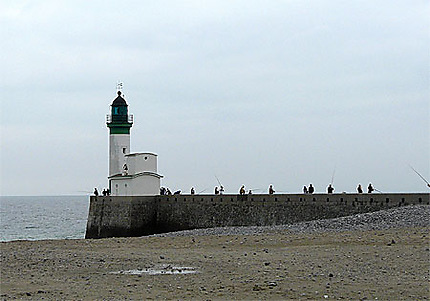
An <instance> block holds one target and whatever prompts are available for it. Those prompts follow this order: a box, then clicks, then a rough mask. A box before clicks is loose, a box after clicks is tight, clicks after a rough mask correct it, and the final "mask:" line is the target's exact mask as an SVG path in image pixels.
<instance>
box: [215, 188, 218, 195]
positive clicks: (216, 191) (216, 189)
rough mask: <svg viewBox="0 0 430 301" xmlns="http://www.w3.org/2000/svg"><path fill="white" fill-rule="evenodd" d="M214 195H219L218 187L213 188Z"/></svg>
mask: <svg viewBox="0 0 430 301" xmlns="http://www.w3.org/2000/svg"><path fill="white" fill-rule="evenodd" d="M215 194H219V190H218V186H215Z"/></svg>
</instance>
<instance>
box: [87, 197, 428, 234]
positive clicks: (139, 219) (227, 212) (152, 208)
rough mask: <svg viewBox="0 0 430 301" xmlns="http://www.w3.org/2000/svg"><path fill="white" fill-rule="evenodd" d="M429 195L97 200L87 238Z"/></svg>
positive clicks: (383, 204) (318, 214) (260, 221)
mask: <svg viewBox="0 0 430 301" xmlns="http://www.w3.org/2000/svg"><path fill="white" fill-rule="evenodd" d="M429 199H430V194H428V193H392V194H385V193H384V194H346V193H342V194H306V195H304V194H273V195H268V194H255V195H228V194H227V195H170V196H161V195H158V196H108V197H102V196H98V197H95V196H92V197H91V198H90V209H89V213H88V221H87V230H86V235H85V237H86V238H104V237H121V236H122V237H126V236H143V235H149V234H155V233H163V232H170V231H179V230H189V229H197V228H211V227H225V226H270V225H280V224H291V223H296V222H301V221H309V220H315V219H327V218H334V217H340V216H347V215H352V214H356V213H365V212H372V211H378V210H382V209H389V208H393V207H400V206H408V205H415V204H427V205H428V204H429Z"/></svg>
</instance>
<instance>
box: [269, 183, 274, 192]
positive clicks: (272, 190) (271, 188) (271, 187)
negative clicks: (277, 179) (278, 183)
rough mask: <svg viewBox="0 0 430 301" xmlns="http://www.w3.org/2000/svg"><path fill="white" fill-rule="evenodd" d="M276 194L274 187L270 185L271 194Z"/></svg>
mask: <svg viewBox="0 0 430 301" xmlns="http://www.w3.org/2000/svg"><path fill="white" fill-rule="evenodd" d="M274 193H275V190H274V189H273V185H272V184H270V186H269V194H274Z"/></svg>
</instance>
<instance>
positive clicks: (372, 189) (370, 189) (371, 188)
mask: <svg viewBox="0 0 430 301" xmlns="http://www.w3.org/2000/svg"><path fill="white" fill-rule="evenodd" d="M374 190H375V189H374V188H373V186H372V183H369V186H367V193H372V192H373V191H374Z"/></svg>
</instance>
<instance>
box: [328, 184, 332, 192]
mask: <svg viewBox="0 0 430 301" xmlns="http://www.w3.org/2000/svg"><path fill="white" fill-rule="evenodd" d="M333 191H334V188H333V187H332V186H331V184H328V187H327V193H333Z"/></svg>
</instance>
